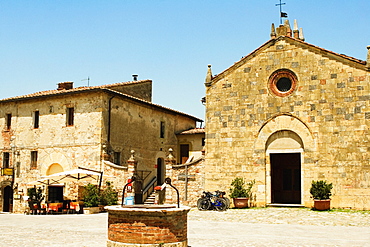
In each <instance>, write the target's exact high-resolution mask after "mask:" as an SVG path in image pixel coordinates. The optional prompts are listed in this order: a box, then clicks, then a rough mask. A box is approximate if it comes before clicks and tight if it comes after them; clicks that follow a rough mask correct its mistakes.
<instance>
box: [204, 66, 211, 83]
mask: <svg viewBox="0 0 370 247" xmlns="http://www.w3.org/2000/svg"><path fill="white" fill-rule="evenodd" d="M211 67H212V65H210V64H208V69H207V75H206V80H205V85H206V86H210V85H211V81H212V70H211Z"/></svg>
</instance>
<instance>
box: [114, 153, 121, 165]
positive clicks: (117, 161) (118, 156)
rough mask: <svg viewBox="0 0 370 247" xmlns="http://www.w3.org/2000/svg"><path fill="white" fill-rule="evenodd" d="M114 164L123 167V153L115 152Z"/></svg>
mask: <svg viewBox="0 0 370 247" xmlns="http://www.w3.org/2000/svg"><path fill="white" fill-rule="evenodd" d="M113 163H114V164H116V165H121V152H114V155H113Z"/></svg>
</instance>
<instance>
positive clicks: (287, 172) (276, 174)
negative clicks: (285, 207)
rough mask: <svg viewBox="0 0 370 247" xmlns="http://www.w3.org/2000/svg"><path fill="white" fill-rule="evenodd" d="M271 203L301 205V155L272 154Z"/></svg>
mask: <svg viewBox="0 0 370 247" xmlns="http://www.w3.org/2000/svg"><path fill="white" fill-rule="evenodd" d="M270 162H271V197H272V198H271V202H272V203H282V204H301V154H300V153H278V154H270Z"/></svg>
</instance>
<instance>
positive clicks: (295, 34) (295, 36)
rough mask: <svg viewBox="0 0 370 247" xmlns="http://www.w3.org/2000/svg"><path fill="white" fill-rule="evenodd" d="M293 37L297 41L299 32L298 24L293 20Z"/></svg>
mask: <svg viewBox="0 0 370 247" xmlns="http://www.w3.org/2000/svg"><path fill="white" fill-rule="evenodd" d="M293 37H294V38H295V39H299V30H298V23H297V20H294V27H293Z"/></svg>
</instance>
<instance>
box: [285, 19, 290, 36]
mask: <svg viewBox="0 0 370 247" xmlns="http://www.w3.org/2000/svg"><path fill="white" fill-rule="evenodd" d="M284 26H286V28H287V31H286V35H287V36H289V37H292V29H291V28H290V23H289V20H288V19H286V20H285V22H284Z"/></svg>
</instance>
